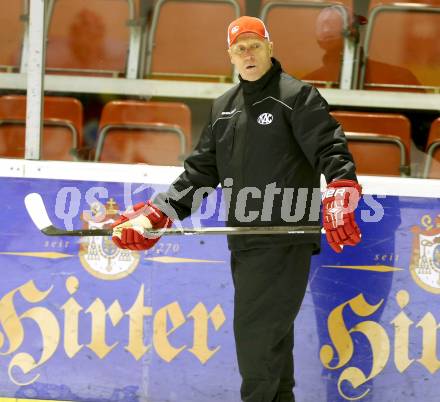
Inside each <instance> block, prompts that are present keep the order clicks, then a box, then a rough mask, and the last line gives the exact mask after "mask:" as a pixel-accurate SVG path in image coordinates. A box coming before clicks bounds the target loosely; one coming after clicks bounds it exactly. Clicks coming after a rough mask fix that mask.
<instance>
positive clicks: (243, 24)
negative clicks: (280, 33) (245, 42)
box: [228, 15, 269, 47]
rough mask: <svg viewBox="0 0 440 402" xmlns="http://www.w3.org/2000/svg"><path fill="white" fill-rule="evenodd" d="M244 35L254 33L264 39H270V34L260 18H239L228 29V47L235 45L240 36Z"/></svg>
mask: <svg viewBox="0 0 440 402" xmlns="http://www.w3.org/2000/svg"><path fill="white" fill-rule="evenodd" d="M243 33H254V34H256V35H258V36H261V37H262V38H264V39H269V32H267V29H266V26H265V25H264V22H263V21H261V20H260V19H259V18H255V17H248V16H247V15H245V16H243V17H240V18H237V19H236V20H234V21H232V22H231V23H230V24H229V27H228V46H229V47H231V45H233V44H234V42H235V41H236V40H237V38H238V37H239V35H241V34H243Z"/></svg>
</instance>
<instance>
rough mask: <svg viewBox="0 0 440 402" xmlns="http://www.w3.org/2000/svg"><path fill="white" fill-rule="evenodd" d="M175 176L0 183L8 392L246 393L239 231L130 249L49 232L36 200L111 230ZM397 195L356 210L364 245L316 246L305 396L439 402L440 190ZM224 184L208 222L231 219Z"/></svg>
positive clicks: (0, 380)
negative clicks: (338, 249)
mask: <svg viewBox="0 0 440 402" xmlns="http://www.w3.org/2000/svg"><path fill="white" fill-rule="evenodd" d="M166 187H167V184H166V183H163V184H151V185H148V184H146V185H139V184H127V183H120V182H110V181H108V182H107V181H101V182H99V181H84V180H61V179H45V178H42V179H35V178H20V177H15V178H14V177H2V178H0V188H1V194H2V201H3V202H2V212H1V222H2V224H1V226H0V270H1V273H2V276H1V278H2V279H1V281H0V397H15V398H24V399H26V398H36V399H48V400H72V401H78V402H79V401H84V402H86V401H87V402H95V401H100V402H107V401H108V402H110V401H112V402H116V401H124V402H131V401H133V402H135V401H149V402H165V401H179V402H206V401H219V402H220V401H222V402H229V401H231V402H236V401H238V400H239V399H240V398H239V386H240V378H239V374H238V369H237V363H236V358H235V349H234V340H233V332H232V320H233V316H232V312H233V304H232V303H233V288H232V280H231V274H230V269H229V251H228V249H227V244H226V238H225V237H224V236H168V237H163V238H162V239H161V241H160V242H159V243H157V245H156V246H155V247H154V248H153V249H151V250H147V251H145V252H127V251H125V250H120V249H117V248H115V247H114V245H113V243H112V242H111V239H109V238H105V237H82V238H81V237H48V236H45V235H43V234H42V233H41V232H40V231H39V230H38V229H37V228H36V227H35V225H34V224H33V223H32V221H31V219H30V217H29V215H28V213H27V212H26V209H25V206H24V202H23V200H24V197H25V196H26V194H29V193H32V192H37V193H40V194H41V195H42V197H43V199H44V203H45V205H46V208H47V211H48V214H49V216H50V218H51V220H52V221H53V222H54V223H56V224H57V226H61V227H64V228H68V229H72V228H75V229H79V228H83V227H105V226H106V225H109V224H110V223H111V222H112V221H113V219H114V218H115V217H117V216H118V214H119V212H120V211H122V210H124V209H125V208H126V207H127V206H128V205H127V204H131V203H136V202H139V201H143V200H145V199H147V198H149V197H150V196H151V194H152V193H153V191H158V190H163V189H165V188H166ZM384 194H385V192H384V193H383V194H380V193H377V194H367V195H366V196H364V198H363V200H362V201H361V203H360V205H359V208H358V210H357V211H356V214H357V220H358V222H359V225H360V228H361V231H362V234H363V238H362V242H361V244H360V245H359V246H357V247H355V248H352V247H347V248H346V249H344V252H343V253H342V254H336V253H334V252H333V251H332V250H331V249H330V248H329V247H328V246H327V244H326V242H325V239H323V242H322V251H321V253H320V254H319V255H317V256H314V257H313V260H312V269H311V273H310V278H309V285H308V289H307V293H306V296H305V299H304V302H303V305H302V309H301V312H300V314H299V316H298V319H297V320H296V322H295V333H296V336H295V349H294V350H295V378H296V383H297V385H296V389H295V394H296V396H297V399H298V400H299V401H302V402H316V401H328V402H339V401H347V400H360V401H380V402H391V401H407V402H413V401H414V402H415V401H419V400H424V401H437V400H438V385H440V381H439V377H438V375H439V373H438V370H439V368H440V360H439V357H438V353H437V332H438V327H439V320H440V308H439V307H440V302H439V298H440V215H439V214H440V198H436V197H432V196H430V197H421V196H417V197H416V196H404V195H386V196H385V195H384ZM218 195H219V191H217V192H214V193H213V194H211V195H210V196H209V198H208V200H207V202H206V203H204V205H203V206H202V209H201V211H199V216H200V224H201V225H203V226H217V225H218V224H219V221H222V220H221V219H220V218H221V217H220V215H221V212H220V211H219V210H218V209H217V206H218V204H219V202H218V198H219V197H218ZM210 208H211V209H212V211H214V212H213V213H212V214H209V217H205V216H208V215H207V214H205V213H204V212H206V211H207V210H208V209H210ZM219 214H220V215H219ZM98 215H99V217H100V218H99V219H90V216H94V217H96V216H98ZM196 217H197V214H196ZM193 224H194V221H193V220H191V221H189V220H187V221H184V222H183V226H188V227H189V226H191V225H193ZM221 224H224V222H221Z"/></svg>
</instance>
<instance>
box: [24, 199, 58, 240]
mask: <svg viewBox="0 0 440 402" xmlns="http://www.w3.org/2000/svg"><path fill="white" fill-rule="evenodd" d="M24 204H25V206H26V210H27V211H28V214H29V216H30V217H31V219H32V222H34V224H35V226H36V227H37V228H38V229H39V230H41V231H43V229H46V228H48V227H50V226H52V222H51V221H50V218H49V215H48V214H47V211H46V207H45V206H44V202H43V199H42V198H41V195H40V194H38V193H30V194H28V195H26V197H24Z"/></svg>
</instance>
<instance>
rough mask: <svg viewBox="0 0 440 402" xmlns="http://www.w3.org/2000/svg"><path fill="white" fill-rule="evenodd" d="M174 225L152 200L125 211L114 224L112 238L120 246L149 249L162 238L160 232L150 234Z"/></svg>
mask: <svg viewBox="0 0 440 402" xmlns="http://www.w3.org/2000/svg"><path fill="white" fill-rule="evenodd" d="M171 225H172V221H171V219H170V218H169V217H168V216H167V215H165V214H164V213H163V212H162V211H161V210H160V209H158V208H157V207H156V206H155V205H154V204H153V203H152V202H151V201H148V202H146V203H145V202H141V203H139V204H136V205H135V206H134V207H133V209H131V210H127V211H125V212H124V213H123V214H122V215H121V217H120V218H119V219H118V220H117V221H116V222H115V223H114V224H113V225H112V228H113V234H112V240H113V242H114V243H115V244H116V245H117V246H118V247H119V248H125V249H130V250H147V249H149V248H151V247H153V246H154V245H155V244H156V243H157V242H158V241H159V239H160V237H161V235H160V234H148V231H149V230H160V229H162V228H165V227H170V226H171Z"/></svg>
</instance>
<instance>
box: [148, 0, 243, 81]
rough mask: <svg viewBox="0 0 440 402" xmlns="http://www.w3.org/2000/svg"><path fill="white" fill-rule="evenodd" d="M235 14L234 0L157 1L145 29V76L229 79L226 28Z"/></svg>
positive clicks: (237, 7) (238, 6) (238, 13)
mask: <svg viewBox="0 0 440 402" xmlns="http://www.w3.org/2000/svg"><path fill="white" fill-rule="evenodd" d="M239 15H240V5H239V3H238V2H236V1H235V0H227V1H213V0H206V1H200V0H195V1H191V0H188V1H175V0H164V1H162V2H158V3H157V4H156V6H155V8H154V13H153V20H152V23H151V31H150V32H149V40H148V48H147V59H146V68H145V76H146V77H147V78H168V79H170V78H171V79H176V78H177V79H197V80H206V81H231V80H232V77H233V68H232V65H231V63H230V61H229V57H228V56H227V54H226V49H227V35H226V29H227V27H228V25H229V23H230V22H231V21H232V20H234V19H235V18H238V16H239Z"/></svg>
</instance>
